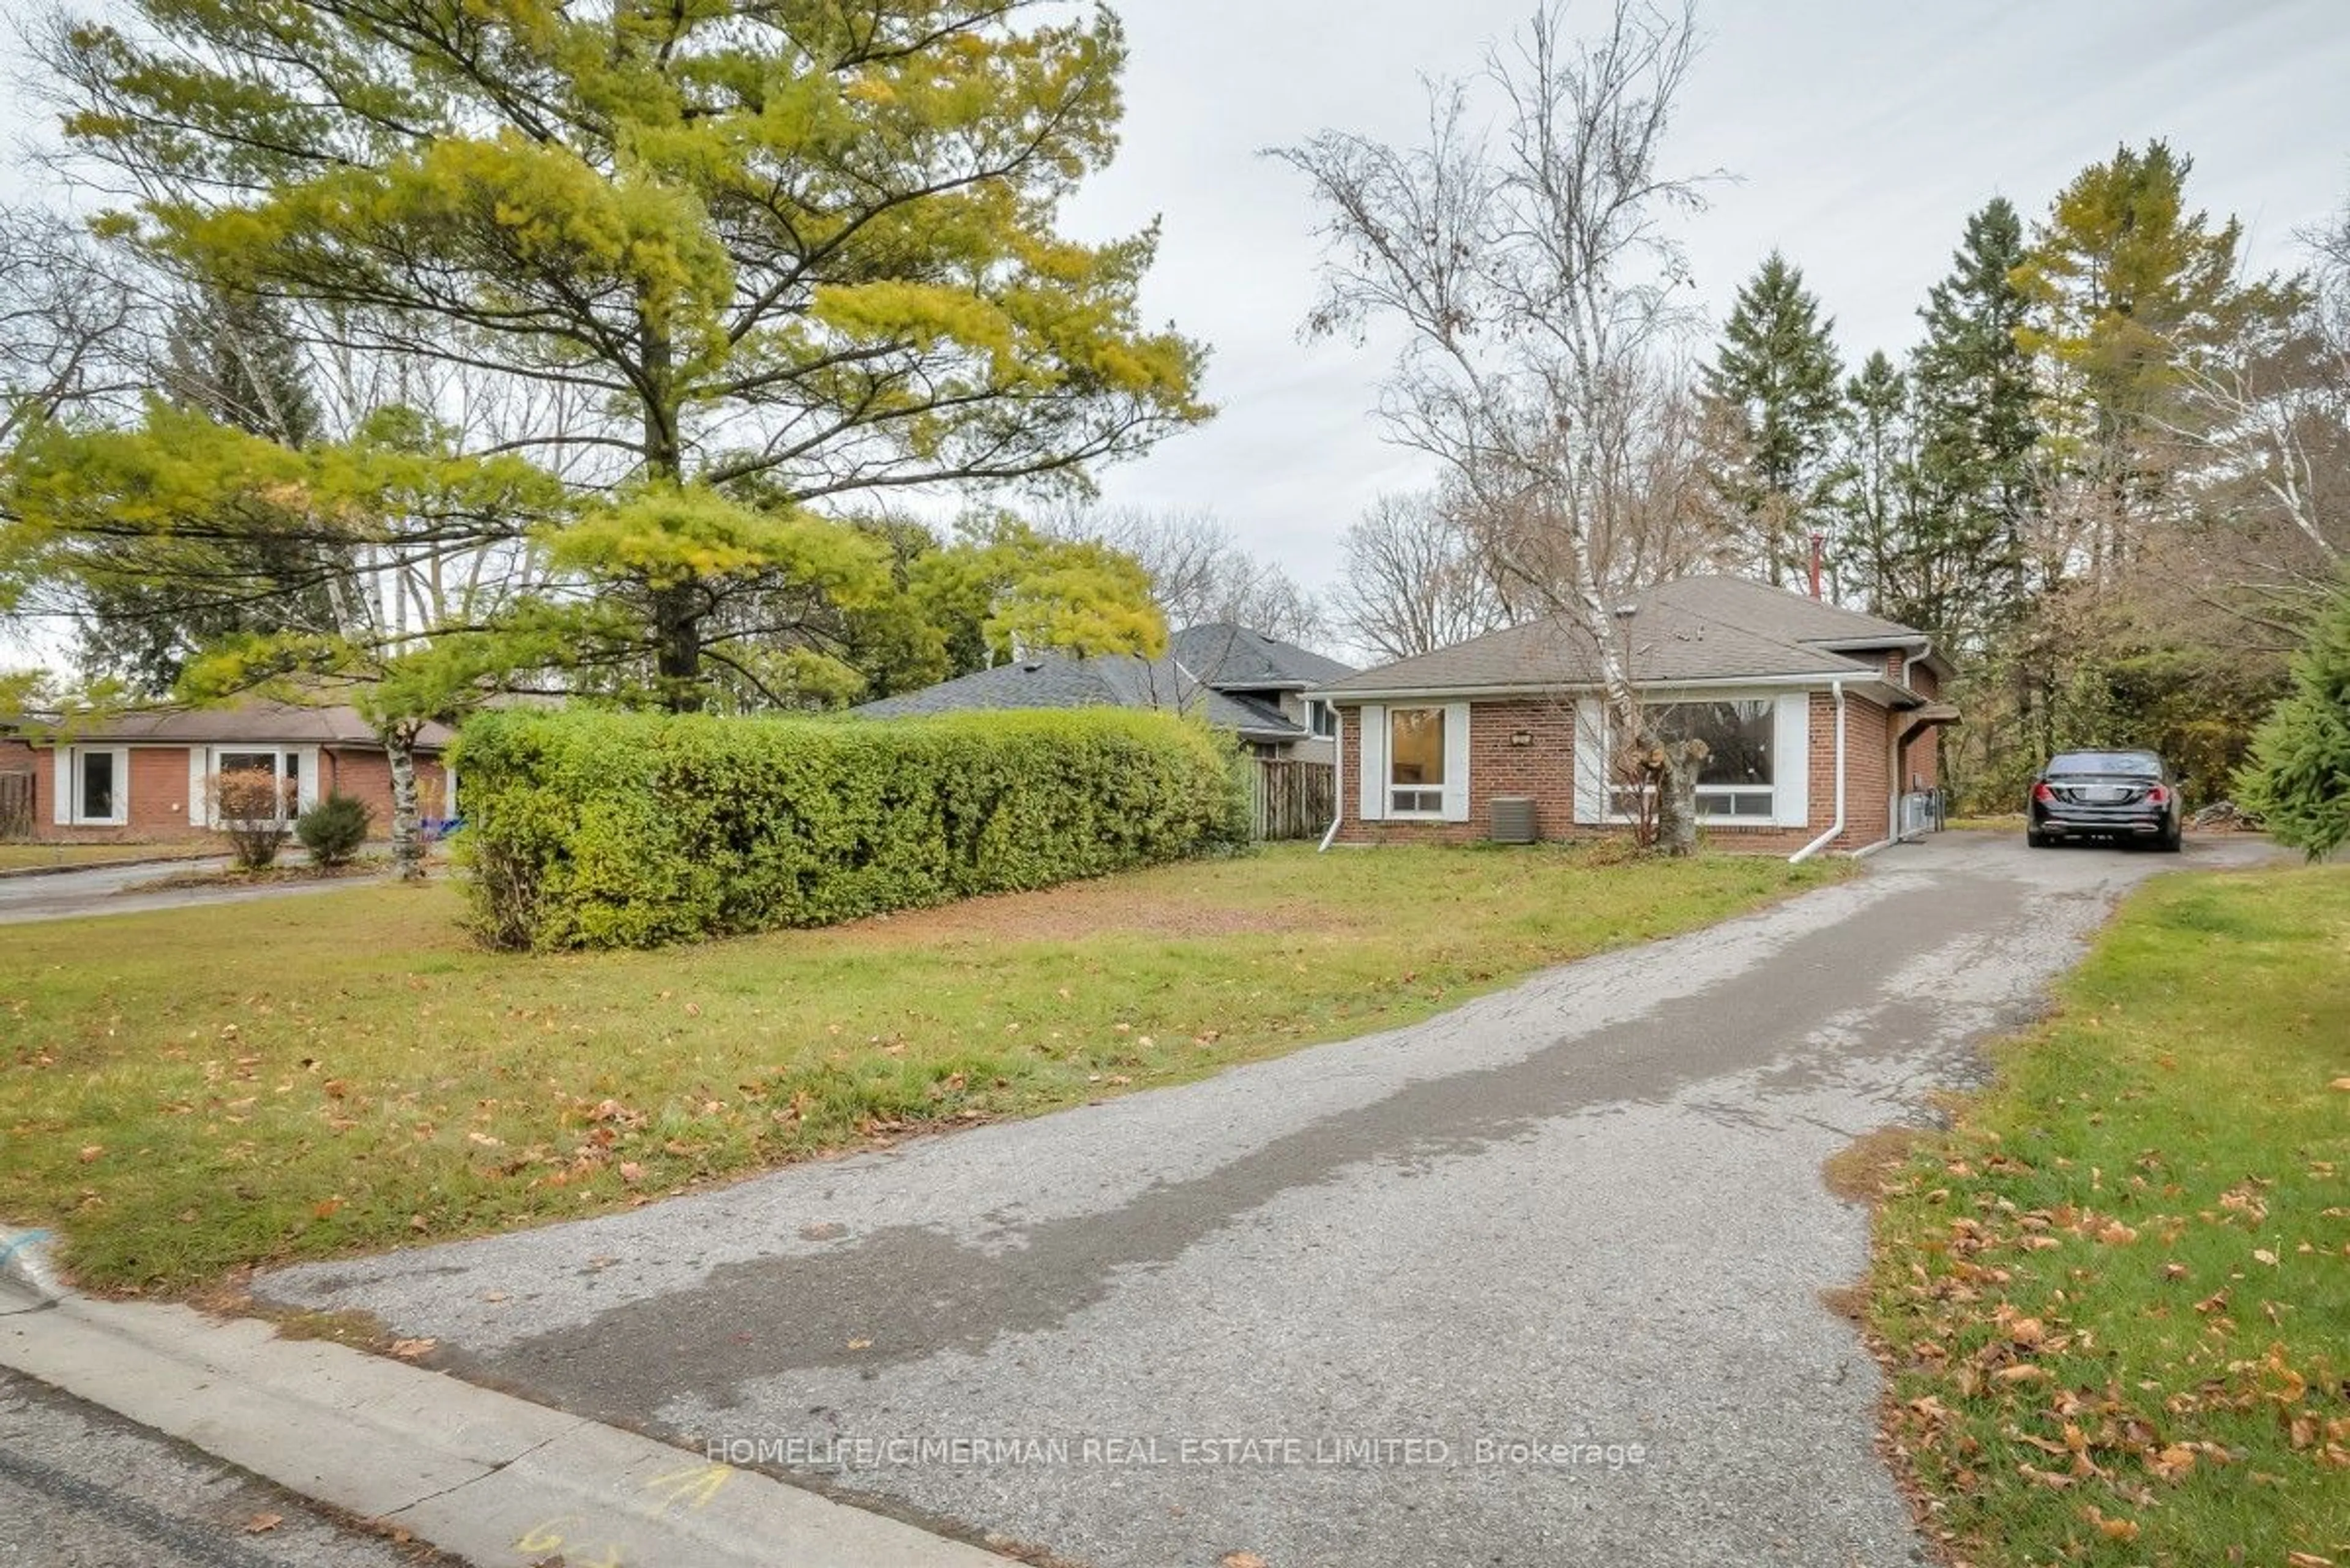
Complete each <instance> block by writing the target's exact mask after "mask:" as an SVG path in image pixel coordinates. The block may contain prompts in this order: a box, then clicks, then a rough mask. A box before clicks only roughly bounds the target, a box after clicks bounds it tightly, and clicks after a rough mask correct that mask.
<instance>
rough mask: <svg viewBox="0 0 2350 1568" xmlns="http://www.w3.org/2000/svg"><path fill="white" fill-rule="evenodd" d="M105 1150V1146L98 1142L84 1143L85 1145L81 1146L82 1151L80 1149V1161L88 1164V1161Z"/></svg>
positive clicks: (97, 1156)
mask: <svg viewBox="0 0 2350 1568" xmlns="http://www.w3.org/2000/svg"><path fill="white" fill-rule="evenodd" d="M105 1152H106V1146H105V1145H104V1144H99V1143H93V1144H86V1145H84V1146H83V1147H82V1151H81V1162H82V1163H83V1164H84V1165H88V1163H89V1162H90V1161H92V1160H94V1159H96V1158H99V1156H100V1155H102V1154H104V1153H105Z"/></svg>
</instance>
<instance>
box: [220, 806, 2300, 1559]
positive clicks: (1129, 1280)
mask: <svg viewBox="0 0 2350 1568" xmlns="http://www.w3.org/2000/svg"><path fill="white" fill-rule="evenodd" d="M2258 853H2260V852H2259V851H2258V850H2257V849H2256V848H2253V847H2251V846H2241V845H2234V844H2223V845H2219V846H2199V847H2198V848H2197V850H2196V851H2195V853H2194V855H2193V857H2192V858H2193V859H2195V860H2199V861H2201V862H2203V863H2205V864H2212V863H2218V862H2221V861H2227V860H2238V859H2244V858H2250V857H2253V856H2256V855H2257V854H2258ZM2176 864H2177V862H2176V861H2172V860H2169V859H2168V857H2161V858H2157V857H2149V856H2143V855H2127V854H2114V853H2102V852H2094V851H2077V850H2068V851H2059V852H2039V853H2029V852H2026V851H2025V850H2024V849H2023V848H2022V846H2021V845H2020V844H2017V843H2015V842H2014V841H2012V840H1991V839H1988V838H1984V837H1980V836H1958V835H1952V836H1945V837H1943V838H1942V839H1939V840H1938V841H1936V842H1934V843H1932V844H1930V845H1928V846H1916V847H1904V848H1898V849H1896V850H1893V851H1890V852H1888V853H1887V854H1886V855H1885V856H1883V857H1879V858H1878V859H1877V861H1876V862H1874V863H1873V864H1872V866H1871V867H1870V869H1869V871H1868V873H1867V874H1866V876H1864V877H1861V878H1859V879H1857V880H1856V881H1853V882H1850V883H1847V884H1844V885H1842V886H1839V887H1835V888H1828V889H1825V890H1822V891H1819V892H1815V893H1813V894H1810V895H1808V896H1806V897H1804V898H1799V899H1795V900H1794V901H1791V902H1789V903H1787V904H1784V905H1782V906H1780V907H1778V908H1776V909H1771V910H1768V911H1765V912H1763V913H1761V914H1758V915H1754V916H1752V917H1749V918H1746V919H1739V920H1733V921H1731V922H1729V923H1727V924H1725V925H1721V926H1718V927H1715V928H1713V929H1710V930H1705V931H1700V932H1697V933H1694V934H1692V935H1690V936H1686V937H1682V938H1679V939H1677V940H1671V941H1667V942H1660V943H1657V944H1653V945H1650V946H1648V947H1644V948H1639V949H1637V950H1628V951H1625V952H1620V953H1617V954H1613V955H1609V956H1607V957H1603V958H1599V959H1596V960H1592V961H1586V962H1584V963H1580V964H1575V965H1571V966H1568V967H1566V968H1564V969H1560V970H1556V971H1551V972H1549V973H1547V974H1544V975H1542V976H1539V977H1537V978H1536V979H1534V980H1533V981H1528V982H1526V983H1524V984H1522V985H1519V986H1517V987H1515V988H1513V989H1512V990H1510V991H1507V992H1500V993H1497V994H1495V995H1492V996H1489V997H1486V998H1483V999H1482V1000H1479V1001H1476V1002H1471V1003H1469V1004H1468V1005H1466V1006H1463V1007H1461V1008H1460V1009H1457V1010H1456V1011H1454V1012H1450V1013H1447V1014H1444V1015H1443V1016H1441V1017H1438V1018H1434V1019H1430V1020H1429V1021H1427V1022H1425V1023H1420V1024H1417V1025H1414V1026H1412V1027H1410V1028H1407V1029H1402V1030H1397V1031H1393V1032H1389V1033H1382V1034H1377V1035H1372V1036H1368V1037H1366V1038H1363V1039H1359V1040H1354V1041H1348V1042H1345V1043H1342V1044H1334V1045H1328V1046H1323V1047H1320V1048H1317V1049H1315V1050H1310V1051H1305V1052H1300V1053H1298V1054H1295V1055H1292V1056H1288V1057H1285V1058H1283V1059H1281V1060H1278V1061H1274V1062H1267V1063H1263V1064H1257V1065H1253V1066H1250V1067H1244V1068H1240V1069H1237V1070H1234V1071H1232V1072H1228V1073H1225V1074H1223V1075H1220V1076H1218V1077H1215V1078H1212V1079H1209V1080H1206V1081H1204V1082H1201V1083H1197V1084H1192V1085H1185V1086H1182V1087H1180V1088H1173V1089H1168V1090H1163V1091H1159V1092H1156V1093H1151V1094H1144V1095H1136V1096H1131V1097H1128V1098H1125V1099H1119V1100H1116V1101H1111V1102H1108V1103H1106V1104H1103V1105H1099V1106H1088V1107H1086V1108H1083V1109H1080V1110H1076V1111H1071V1112H1067V1113H1065V1114H1062V1115H1058V1116H1047V1117H1043V1118H1040V1119H1037V1120H1034V1121H1027V1122H1019V1123H1011V1124H1005V1125H1001V1126H995V1127H984V1128H981V1129H978V1130H976V1131H973V1132H970V1133H967V1134H962V1135H959V1136H955V1137H939V1138H931V1139H925V1140H920V1141H916V1142H912V1143H909V1144H907V1145H905V1146H903V1147H899V1148H896V1149H893V1150H890V1151H889V1152H886V1153H880V1154H868V1155H859V1156H856V1157H852V1158H843V1159H838V1160H834V1161H827V1162H822V1163H816V1164H811V1165H806V1166H801V1167H797V1168H791V1169H787V1170H784V1171H781V1172H778V1173H775V1174H774V1175H771V1176H767V1177H764V1178H761V1179H755V1180H752V1181H747V1182H743V1183H742V1184H739V1185H736V1186H733V1187H731V1188H727V1189H723V1190H718V1191H712V1192H710V1193H707V1194H702V1195H697V1196H693V1197H690V1198H686V1199H677V1200H673V1201H671V1202H666V1203H661V1204H657V1205H653V1206H651V1207H649V1208H646V1209H644V1210H639V1211H636V1212H633V1213H629V1214H625V1215H616V1216H612V1217H608V1218H605V1219H600V1220H591V1221H585V1222H581V1223H577V1224H572V1225H563V1226H556V1227H552V1228H549V1229H546V1230H540V1231H530V1232H526V1233H524V1234H520V1235H514V1236H507V1237H500V1238H495V1239H491V1240H486V1241H476V1242H470V1243H463V1244H457V1245H452V1246H444V1247H437V1248H431V1249H423V1250H419V1251H409V1252H402V1253H399V1254H395V1255H392V1256H388V1257H384V1258H380V1259H374V1260H369V1261H365V1262H351V1263H339V1264H319V1265H311V1266H307V1267H304V1268H300V1269H295V1270H289V1271H286V1272H281V1273H278V1274H276V1275H274V1276H271V1277H269V1278H268V1279H265V1281H263V1282H261V1285H260V1287H259V1288H260V1290H261V1291H262V1293H264V1294H265V1296H268V1297H270V1298H274V1299H277V1300H281V1301H286V1302H297V1303H304V1304H307V1305H313V1306H320V1307H361V1308H366V1309H369V1310H371V1311H373V1312H375V1313H376V1314H379V1315H380V1317H381V1318H383V1319H384V1320H385V1322H386V1323H387V1324H389V1325H390V1326H391V1327H392V1328H393V1329H395V1330H396V1331H397V1332H399V1333H400V1334H404V1335H419V1336H430V1337H432V1338H435V1339H437V1340H438V1341H439V1342H440V1345H441V1347H442V1355H444V1356H445V1357H446V1358H447V1360H448V1363H449V1365H451V1366H453V1367H454V1368H455V1369H457V1370H459V1371H461V1372H464V1373H468V1374H470V1375H473V1376H481V1377H484V1378H487V1379H492V1380H494V1381H496V1382H498V1383H500V1384H502V1385H504V1386H508V1387H511V1388H514V1389H515V1390H517V1391H519V1392H523V1393H526V1394H529V1395H532V1396H534V1397H538V1398H541V1399H544V1400H546V1401H548V1402H549V1403H552V1404H556V1405H559V1406H562V1407H567V1408H569V1409H572V1410H575V1411H577V1412H580V1413H582V1414H587V1415H592V1416H596V1417H602V1418H605V1419H608V1420H617V1421H619V1422H622V1423H627V1424H633V1425H638V1426H641V1427H643V1428H647V1429H649V1430H651V1431H653V1432H656V1433H658V1434H660V1435H665V1436H669V1437H671V1438H675V1439H677V1440H679V1441H681V1442H687V1443H690V1444H691V1445H694V1446H696V1447H700V1446H702V1445H704V1444H721V1445H724V1447H723V1448H721V1449H718V1450H717V1451H718V1452H719V1453H721V1454H722V1455H723V1456H725V1457H730V1458H735V1459H751V1460H753V1461H754V1462H758V1463H761V1464H763V1465H764V1466H765V1467H767V1468H773V1469H781V1470H784V1471H785V1472H788V1473H793V1474H795V1475H798V1476H800V1477H802V1478H804V1479H808V1480H812V1481H814V1482H816V1483H817V1484H821V1485H825V1486H827V1487H830V1488H833V1489H837V1490H839V1491H840V1492H841V1493H843V1494H844V1495H853V1496H857V1497H859V1498H862V1499H865V1500H868V1501H875V1502H878V1503H879V1505H881V1506H885V1507H889V1508H890V1509H892V1510H894V1511H902V1512H907V1513H909V1514H911V1515H913V1516H915V1517H918V1518H922V1519H926V1520H931V1521H939V1522H941V1523H942V1524H949V1525H951V1526H953V1527H957V1528H959V1529H961V1530H962V1531H965V1532H971V1533H973V1534H975V1535H986V1536H992V1537H993V1538H995V1539H997V1540H999V1541H1013V1542H1026V1543H1033V1544H1035V1545H1037V1546H1041V1547H1043V1548H1045V1549H1048V1550H1049V1551H1050V1552H1053V1553H1055V1555H1056V1556H1057V1557H1058V1558H1060V1559H1064V1560H1073V1561H1076V1562H1078V1563H1093V1564H1098V1565H1101V1568H1112V1565H1131V1568H1170V1565H1175V1564H1201V1565H1203V1568H1206V1565H1212V1564H1216V1563H1219V1562H1220V1561H1222V1559H1223V1558H1224V1557H1225V1556H1226V1555H1227V1554H1230V1553H1236V1552H1247V1553H1254V1554H1255V1555H1256V1556H1257V1557H1260V1558H1262V1559H1263V1560H1264V1561H1265V1562H1266V1563H1271V1564H1274V1568H1295V1565H1307V1564H1334V1565H1335V1564H1364V1563H1378V1564H1421V1563H1426V1564H1438V1563H1441V1564H1446V1565H1448V1568H1449V1565H1451V1564H1459V1563H1481V1564H1512V1565H1514V1564H1525V1565H1534V1564H1542V1565H1551V1564H1559V1563H1614V1564H1649V1563H1654V1564H1685V1563H1785V1564H1800V1565H1803V1568H1841V1565H1845V1564H1870V1565H1875V1564H1895V1563H1911V1562H1917V1561H1922V1558H1921V1556H1920V1554H1919V1553H1918V1548H1917V1546H1916V1543H1915V1540H1914V1538H1913V1536H1912V1534H1911V1532H1910V1529H1909V1525H1908V1516H1907V1513H1906V1511H1905V1510H1904V1507H1903V1505H1902V1503H1901V1501H1900V1499H1899V1498H1898V1495H1897V1493H1896V1491H1895V1490H1894V1488H1893V1485H1892V1482H1891V1480H1889V1478H1888V1477H1887V1473H1886V1471H1885V1469H1883V1467H1882V1465H1881V1464H1880V1463H1879V1462H1878V1460H1877V1458H1876V1456H1875V1453H1874V1451H1873V1449H1872V1447H1871V1434H1872V1430H1873V1428H1874V1420H1873V1417H1872V1405H1873V1402H1874V1400H1875V1398H1876V1397H1877V1376H1876V1371H1875V1368H1874V1366H1873V1365H1872V1364H1871V1363H1870V1361H1869V1359H1868V1357H1867V1355H1866V1353H1865V1351H1864V1350H1863V1349H1862V1347H1861V1346H1860V1345H1859V1344H1858V1342H1857V1340H1856V1335H1855V1334H1854V1332H1853V1330H1852V1328H1851V1326H1850V1325H1849V1324H1847V1323H1846V1322H1845V1321H1844V1320H1843V1319H1841V1318H1839V1317H1837V1316H1835V1314H1834V1313H1832V1312H1831V1311H1830V1310H1829V1308H1828V1306H1827V1305H1826V1304H1825V1303H1824V1301H1823V1293H1826V1292H1830V1291H1833V1290H1835V1289H1836V1288H1838V1287H1842V1286H1846V1285H1849V1284H1851V1283H1852V1282H1855V1281H1856V1279H1857V1278H1858V1277H1859V1275H1860V1273H1861V1272H1862V1269H1863V1266H1864V1262H1865V1259H1866V1216H1865V1215H1864V1214H1863V1213H1862V1212H1861V1211H1860V1210H1856V1209H1855V1208H1853V1207H1850V1206H1848V1205H1846V1204H1844V1203H1841V1202H1839V1201H1838V1200H1837V1199H1835V1198H1834V1197H1833V1196H1831V1195H1830V1194H1829V1193H1828V1192H1827V1190H1826V1189H1825V1188H1824V1187H1823V1186H1822V1184H1821V1180H1820V1176H1819V1168H1820V1164H1821V1162H1822V1161H1823V1160H1824V1159H1825V1158H1826V1157H1828V1156H1829V1155H1831V1154H1833V1153H1835V1151H1836V1150H1837V1149H1839V1148H1840V1147H1843V1146H1844V1145H1845V1144H1846V1142H1848V1141H1849V1140H1850V1139H1851V1138H1853V1137H1856V1135H1858V1134H1861V1133H1864V1132H1866V1131H1867V1130H1869V1129H1871V1128H1873V1127H1878V1126H1881V1125H1883V1124H1885V1123H1887V1122H1890V1121H1898V1120H1904V1119H1916V1118H1917V1117H1918V1116H1919V1115H1920V1114H1921V1109H1922V1107H1923V1106H1924V1103H1925V1100H1926V1096H1928V1095H1929V1092H1930V1091H1931V1090H1933V1089H1934V1088H1936V1087H1938V1086H1940V1085H1949V1084H1952V1083H1958V1082H1963V1081H1966V1080H1969V1079H1970V1078H1972V1077H1973V1076H1974V1075H1976V1073H1977V1071H1978V1066H1977V1063H1978V1058H1977V1055H1976V1053H1975V1050H1974V1047H1975V1046H1976V1044H1978V1043H1979V1042H1980V1041H1981V1039H1982V1038H1983V1037H1984V1036H1986V1035H1987V1034H1991V1033H1996V1032H1999V1031H2002V1030H2005V1029H2009V1028H2012V1027H2013V1026H2015V1025H2017V1024H2018V1023H2022V1022H2023V1021H2025V1020H2026V1019H2027V1018H2028V1017H2029V1016H2030V1015H2031V1014H2032V1013H2033V1012H2034V1011H2035V1010H2036V1009H2037V1008H2038V1007H2039V1006H2040V1005H2041V1001H2042V997H2043V987H2044V985H2045V983H2046V981H2048V980H2049V979H2050V978H2051V976H2052V975H2053V974H2054V972H2055V971H2058V970H2059V969H2061V968H2062V967H2064V966H2065V965H2067V964H2069V963H2070V962H2071V961H2074V959H2075V958H2076V957H2077V956H2078V953H2079V949H2080V944H2081V942H2082V941H2083V940H2084V939H2085V937H2086V936H2087V934H2088V933H2089V932H2090V931H2091V930H2092V929H2094V928H2095V925H2096V924H2097V923H2098V921H2099V920H2100V919H2102V918H2103V916H2104V915H2105V913H2106V909H2107V907H2108V905H2109V903H2110V901H2111V899H2112V898H2113V896H2114V895H2115V894H2116V893H2117V892H2118V891H2119V890H2120V889H2121V888H2124V887H2125V886H2126V884H2128V883H2130V882H2132V881H2134V880H2136V879H2137V878H2138V877H2142V876H2144V875H2146V874H2147V873H2148V872H2150V871H2152V870H2155V869H2158V868H2161V867H2164V866H2166V865H2176ZM1637 874H1638V873H1637V872H1636V871H1627V875H1637Z"/></svg>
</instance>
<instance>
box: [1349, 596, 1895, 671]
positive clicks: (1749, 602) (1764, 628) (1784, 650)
mask: <svg viewBox="0 0 2350 1568" xmlns="http://www.w3.org/2000/svg"><path fill="white" fill-rule="evenodd" d="M1628 608H1629V611H1630V613H1628V614H1625V613H1622V612H1619V613H1618V615H1617V618H1616V620H1615V624H1614V630H1615V633H1616V635H1617V636H1619V637H1621V638H1623V639H1624V644H1623V646H1624V647H1625V649H1626V651H1627V663H1628V667H1629V673H1630V675H1631V678H1632V680H1633V683H1634V684H1636V685H1651V684H1660V683H1667V682H1694V681H1704V680H1722V681H1734V680H1754V679H1760V678H1768V679H1801V678H1804V677H1806V676H1815V677H1817V678H1818V679H1820V680H1836V679H1843V680H1851V679H1854V678H1856V677H1860V678H1881V677H1882V676H1883V675H1884V673H1885V670H1884V666H1883V665H1882V664H1881V663H1880V662H1877V661H1872V660H1867V659H1854V658H1849V657H1846V651H1845V650H1849V649H1870V648H1893V647H1923V646H1924V644H1925V634H1924V633H1923V632H1920V631H1917V630H1915V629H1913V628H1909V627H1906V626H1901V625H1898V624H1897V623H1896V622H1893V621H1889V620H1886V619H1883V618H1879V617H1877V616H1873V615H1864V614H1862V613H1861V612H1859V611H1858V610H1848V609H1845V608H1843V607H1840V606H1836V605H1831V604H1825V603H1823V602H1821V601H1819V600H1816V599H1811V598H1806V597H1804V596H1802V595H1800V594H1793V593H1788V592H1786V591H1784V590H1783V589H1779V588H1774V587H1770V586H1768V585H1767V584H1763V583H1755V582H1748V581H1746V580H1744V579H1742V578H1738V577H1681V578H1678V579H1676V580H1674V581H1672V582H1669V583H1659V584H1658V585H1657V586H1655V587H1651V588H1648V590H1646V591H1645V592H1643V593H1642V594H1641V595H1640V596H1639V597H1638V599H1637V600H1636V601H1635V602H1634V603H1633V604H1632V605H1631V606H1630V607H1628ZM1599 680H1600V667H1599V659H1598V650H1597V649H1596V648H1595V647H1594V646H1593V645H1592V642H1591V639H1589V638H1588V637H1586V635H1585V634H1584V632H1583V630H1582V628H1581V627H1580V626H1579V625H1578V624H1577V623H1576V622H1575V620H1574V619H1573V618H1569V617H1566V616H1553V617H1549V618H1545V619H1543V620H1538V621H1530V622H1528V623H1526V624H1525V625H1523V626H1513V627H1507V628H1503V629H1502V630H1500V631H1495V632H1489V633H1487V634H1486V635H1485V636H1483V637H1477V638H1471V639H1469V640H1468V641H1466V642H1461V643H1456V644H1454V645H1453V646H1452V647H1451V648H1440V649H1436V650H1435V651H1433V652H1430V653H1423V654H1419V655H1417V656H1415V657H1413V658H1410V659H1399V660H1397V661H1396V662H1395V663H1392V664H1385V665H1381V666H1379V667H1378V669H1375V670H1364V671H1363V672H1362V673H1361V674H1359V675H1354V676H1349V677H1347V679H1346V680H1336V681H1333V682H1331V683H1330V684H1328V685H1326V686H1322V687H1317V688H1316V689H1315V690H1316V691H1321V692H1324V693H1326V694H1328V695H1331V696H1334V697H1342V698H1343V697H1345V696H1347V695H1348V694H1350V693H1355V694H1376V693H1381V692H1390V691H1476V690H1501V691H1509V690H1523V689H1526V688H1536V687H1555V686H1591V685H1596V684H1598V682H1599Z"/></svg>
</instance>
